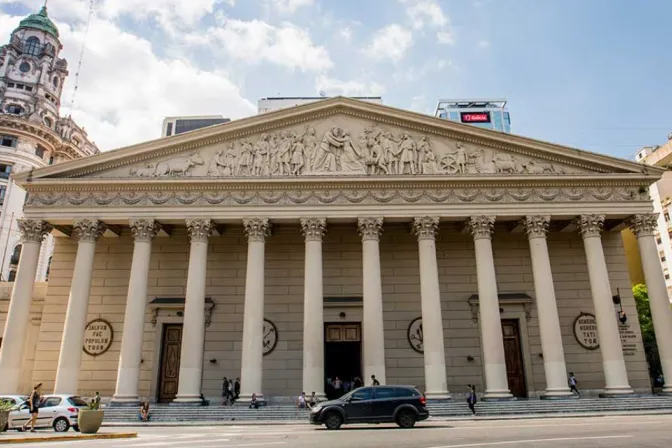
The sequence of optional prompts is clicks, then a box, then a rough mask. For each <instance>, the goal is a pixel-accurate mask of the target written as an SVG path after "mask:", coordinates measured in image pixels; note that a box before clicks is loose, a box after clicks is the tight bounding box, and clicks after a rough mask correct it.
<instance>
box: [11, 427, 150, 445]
mask: <svg viewBox="0 0 672 448" xmlns="http://www.w3.org/2000/svg"><path fill="white" fill-rule="evenodd" d="M137 435H138V433H137V432H128V431H125V432H111V431H100V432H99V433H98V434H82V433H79V432H74V431H71V432H61V433H59V432H54V431H52V430H50V429H45V430H37V431H36V432H18V431H7V432H3V433H0V445H15V444H27V443H54V442H66V441H91V440H112V439H114V440H118V439H132V438H135V437H137ZM41 446H44V445H41Z"/></svg>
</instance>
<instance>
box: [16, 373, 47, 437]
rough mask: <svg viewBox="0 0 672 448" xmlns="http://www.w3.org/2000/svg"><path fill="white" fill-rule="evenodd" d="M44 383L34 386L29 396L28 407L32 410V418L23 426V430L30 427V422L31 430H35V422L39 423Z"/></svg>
mask: <svg viewBox="0 0 672 448" xmlns="http://www.w3.org/2000/svg"><path fill="white" fill-rule="evenodd" d="M41 395H42V383H37V384H36V385H35V387H33V391H32V392H31V393H30V396H29V397H28V409H29V410H30V420H28V421H27V422H26V423H25V424H24V425H23V426H22V427H21V430H22V431H25V430H27V429H28V424H30V432H35V423H37V415H38V413H39V412H40V403H41V401H42V398H41Z"/></svg>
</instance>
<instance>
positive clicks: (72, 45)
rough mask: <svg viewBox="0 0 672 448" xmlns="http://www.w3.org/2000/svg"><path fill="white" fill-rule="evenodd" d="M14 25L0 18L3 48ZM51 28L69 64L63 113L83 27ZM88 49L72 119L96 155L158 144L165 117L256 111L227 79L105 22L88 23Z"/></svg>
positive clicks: (233, 115) (240, 114)
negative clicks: (96, 147) (169, 56)
mask: <svg viewBox="0 0 672 448" xmlns="http://www.w3.org/2000/svg"><path fill="white" fill-rule="evenodd" d="M18 20H20V18H18V17H10V16H8V15H6V14H2V13H0V29H1V30H3V32H2V33H0V42H6V41H8V39H9V33H10V32H11V30H12V29H13V26H5V25H12V24H13V23H16V22H17V21H18ZM57 26H58V27H59V29H60V31H61V41H62V42H63V45H64V50H63V52H62V53H61V57H65V58H67V59H68V61H69V64H70V70H71V74H70V76H69V78H68V81H67V83H66V86H65V92H64V93H63V95H62V104H63V106H62V108H61V112H62V113H68V112H69V110H70V107H69V106H70V100H71V98H72V91H73V87H74V86H73V83H74V71H75V70H74V67H75V66H76V63H77V60H78V58H79V50H80V48H81V43H82V40H83V38H84V36H83V26H79V27H76V28H74V29H73V28H71V27H70V26H68V25H66V24H63V23H57ZM86 44H87V49H86V54H85V58H84V65H83V68H82V72H81V76H80V85H79V91H78V93H77V97H76V103H75V107H74V111H73V112H72V116H73V118H74V119H75V121H77V123H78V124H80V125H82V126H84V127H85V128H86V130H87V132H88V134H89V137H90V138H91V139H92V140H94V141H96V143H97V144H98V145H99V147H100V148H101V149H102V150H108V149H113V148H116V147H119V146H124V145H128V144H133V143H139V142H142V141H145V140H148V139H153V138H157V137H159V136H160V133H161V122H162V120H163V118H164V117H165V116H170V115H191V114H193V115H201V114H204V115H205V114H221V115H224V116H226V117H230V118H240V117H243V116H247V115H252V114H254V113H255V110H256V108H255V106H254V104H252V103H251V102H250V101H248V100H246V99H245V98H243V96H242V95H241V93H240V91H239V88H238V86H237V85H235V84H234V83H232V82H231V81H230V80H229V79H228V78H227V76H226V75H225V74H223V73H219V72H216V71H215V72H212V71H211V72H208V71H203V70H200V69H198V68H197V67H195V66H194V65H193V64H191V63H190V62H189V61H185V60H173V59H161V58H159V57H158V56H156V54H154V52H153V51H152V46H151V44H150V42H148V41H147V40H145V39H142V38H140V37H138V36H134V35H132V34H129V33H127V32H124V31H122V30H120V29H119V28H117V26H116V25H115V24H113V23H111V22H109V21H107V20H100V19H95V20H94V22H93V23H92V25H91V29H90V31H89V35H88V37H87V40H86Z"/></svg>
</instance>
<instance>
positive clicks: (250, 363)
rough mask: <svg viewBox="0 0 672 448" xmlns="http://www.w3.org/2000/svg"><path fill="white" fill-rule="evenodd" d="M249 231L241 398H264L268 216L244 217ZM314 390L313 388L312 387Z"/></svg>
mask: <svg viewBox="0 0 672 448" xmlns="http://www.w3.org/2000/svg"><path fill="white" fill-rule="evenodd" d="M243 226H244V227H245V234H246V235H247V273H246V276H245V315H244V318H243V354H242V360H241V369H240V378H241V380H242V383H241V385H240V398H241V400H242V401H247V400H249V399H250V398H251V397H252V394H257V398H258V399H260V400H261V399H263V394H262V390H261V384H262V369H263V355H264V352H263V345H264V277H265V275H266V274H265V272H264V256H265V252H266V237H267V236H269V235H270V231H271V224H270V223H269V222H268V219H261V218H250V219H244V220H243ZM311 392H312V391H311ZM315 392H317V391H315Z"/></svg>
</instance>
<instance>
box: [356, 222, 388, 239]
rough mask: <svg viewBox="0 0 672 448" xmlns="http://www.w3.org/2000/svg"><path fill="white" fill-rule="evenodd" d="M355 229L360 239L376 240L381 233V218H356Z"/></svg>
mask: <svg viewBox="0 0 672 448" xmlns="http://www.w3.org/2000/svg"><path fill="white" fill-rule="evenodd" d="M357 230H358V231H359V234H360V235H361V237H362V241H378V240H380V234H381V233H383V218H358V219H357Z"/></svg>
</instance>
